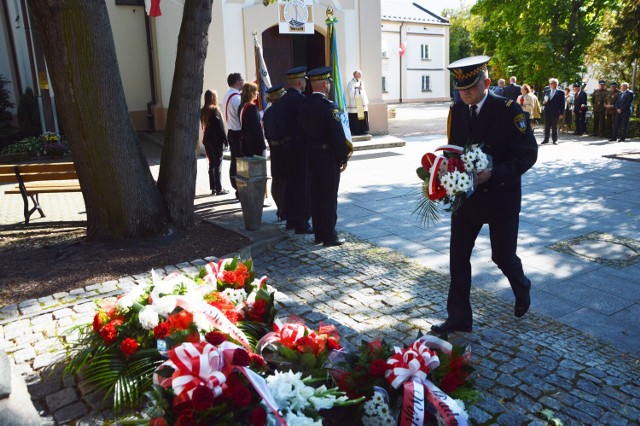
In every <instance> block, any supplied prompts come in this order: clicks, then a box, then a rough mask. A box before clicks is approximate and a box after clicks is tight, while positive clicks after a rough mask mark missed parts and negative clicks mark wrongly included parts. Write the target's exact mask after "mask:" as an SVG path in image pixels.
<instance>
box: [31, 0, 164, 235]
mask: <svg viewBox="0 0 640 426" xmlns="http://www.w3.org/2000/svg"><path fill="white" fill-rule="evenodd" d="M28 4H29V7H30V10H31V15H32V16H33V20H34V27H35V28H36V29H37V31H38V33H39V36H40V41H41V42H42V46H43V49H44V53H45V57H46V59H47V66H48V69H49V72H50V76H51V81H52V84H53V88H54V89H55V92H56V103H57V105H58V113H59V115H60V119H61V121H62V124H63V127H64V129H65V137H66V138H67V141H68V143H69V148H70V150H71V153H72V154H73V159H74V162H75V165H76V169H77V171H78V178H79V180H80V185H81V187H82V194H83V196H84V201H85V205H86V211H87V236H88V237H89V239H92V240H105V239H122V238H138V237H144V236H151V235H157V234H159V233H160V232H162V231H163V229H164V228H165V227H166V224H167V212H166V208H165V207H164V204H163V202H162V197H161V196H160V192H159V191H158V189H157V187H156V186H155V184H154V181H153V177H152V176H151V172H150V171H149V166H148V165H147V162H146V160H145V158H144V155H143V153H142V150H141V148H140V144H139V142H138V140H137V137H136V134H135V131H134V129H133V125H132V123H131V119H130V118H129V113H128V109H127V104H126V102H125V97H124V89H123V87H122V81H121V79H120V71H119V69H118V61H117V58H116V51H115V45H114V41H113V34H112V32H111V25H110V22H109V16H108V14H107V7H106V4H105V0H59V1H50V0H28ZM141 53H142V52H141Z"/></svg>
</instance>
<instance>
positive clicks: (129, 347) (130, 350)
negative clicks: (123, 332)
mask: <svg viewBox="0 0 640 426" xmlns="http://www.w3.org/2000/svg"><path fill="white" fill-rule="evenodd" d="M120 350H121V351H122V353H123V354H124V356H131V355H133V354H134V353H135V352H136V351H137V350H138V342H136V341H135V340H134V339H132V338H130V337H127V338H126V339H124V341H123V342H122V344H121V345H120Z"/></svg>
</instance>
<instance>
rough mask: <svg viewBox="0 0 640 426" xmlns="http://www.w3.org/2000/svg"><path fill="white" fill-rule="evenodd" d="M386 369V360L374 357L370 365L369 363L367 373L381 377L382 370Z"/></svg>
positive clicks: (382, 374)
mask: <svg viewBox="0 0 640 426" xmlns="http://www.w3.org/2000/svg"><path fill="white" fill-rule="evenodd" d="M386 370H387V362H386V361H385V360H384V359H382V358H378V359H374V360H373V361H371V365H369V374H371V375H372V376H374V377H382V376H384V372H385V371H386Z"/></svg>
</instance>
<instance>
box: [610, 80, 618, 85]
mask: <svg viewBox="0 0 640 426" xmlns="http://www.w3.org/2000/svg"><path fill="white" fill-rule="evenodd" d="M617 85H618V83H617V82H615V81H612V82H611V84H610V86H617Z"/></svg>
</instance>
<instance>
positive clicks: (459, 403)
mask: <svg viewBox="0 0 640 426" xmlns="http://www.w3.org/2000/svg"><path fill="white" fill-rule="evenodd" d="M454 401H455V402H456V403H457V404H458V406H459V407H460V410H462V411H461V412H460V414H461V415H462V417H464V419H465V420H469V414H468V413H467V408H466V407H465V406H464V401H463V400H461V399H454Z"/></svg>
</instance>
